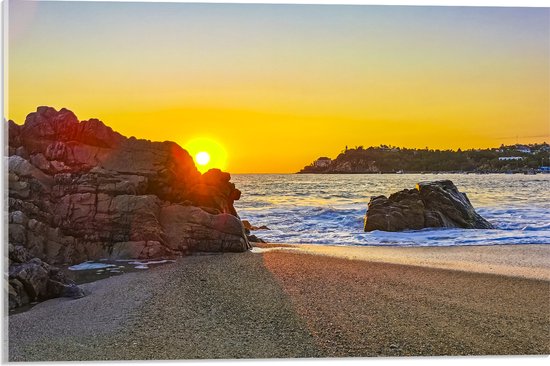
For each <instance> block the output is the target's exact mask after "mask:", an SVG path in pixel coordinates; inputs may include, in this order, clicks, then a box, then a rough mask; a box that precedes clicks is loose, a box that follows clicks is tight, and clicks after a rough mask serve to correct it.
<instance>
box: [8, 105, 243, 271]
mask: <svg viewBox="0 0 550 366" xmlns="http://www.w3.org/2000/svg"><path fill="white" fill-rule="evenodd" d="M8 127H9V156H8V158H7V165H8V168H9V174H8V187H9V212H10V221H9V230H8V233H9V243H10V244H12V245H13V246H21V247H23V248H25V249H26V250H27V251H28V252H29V255H30V256H31V257H33V258H38V259H39V260H41V261H44V262H47V263H49V264H73V263H78V262H82V261H85V260H90V259H99V258H162V257H173V256H177V255H181V254H186V253H187V252H189V251H194V250H202V251H237V252H238V251H245V250H247V249H249V248H250V244H249V242H248V240H247V238H246V235H245V233H244V228H243V226H242V224H240V220H239V219H238V215H237V213H236V211H235V208H234V206H233V202H234V201H235V200H238V199H239V198H240V194H241V192H240V191H239V190H238V189H236V188H235V185H234V184H233V183H231V182H230V175H229V174H228V173H224V172H221V171H220V170H217V169H212V170H210V171H208V172H206V173H204V174H200V173H199V172H198V170H197V169H196V167H195V165H194V162H193V159H192V158H191V156H190V155H189V154H188V153H187V151H185V150H184V149H182V148H181V147H179V146H178V145H177V144H176V143H173V142H167V141H166V142H151V141H148V140H138V139H136V138H134V137H131V138H126V137H124V136H122V135H121V134H119V133H117V132H114V131H113V130H112V129H111V128H109V127H107V126H106V125H104V124H103V123H102V122H101V121H99V120H96V119H91V120H88V121H82V122H79V121H78V119H77V117H76V116H75V115H74V113H72V112H71V111H69V110H66V109H61V110H60V111H56V110H55V109H54V108H50V107H39V108H38V109H37V111H36V112H34V113H31V114H29V115H28V116H27V118H26V120H25V123H24V124H23V125H21V126H20V125H17V124H15V123H14V122H13V121H9V122H8ZM171 215H172V216H171ZM236 223H238V224H239V225H236ZM175 226H178V228H177V229H175V228H174V227H175ZM174 232H177V233H178V235H175V234H174ZM180 234H181V235H180Z"/></svg>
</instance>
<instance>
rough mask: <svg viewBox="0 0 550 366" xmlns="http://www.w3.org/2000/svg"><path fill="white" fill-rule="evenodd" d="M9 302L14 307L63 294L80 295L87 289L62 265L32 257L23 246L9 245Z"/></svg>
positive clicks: (67, 295) (11, 307)
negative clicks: (80, 285)
mask: <svg viewBox="0 0 550 366" xmlns="http://www.w3.org/2000/svg"><path fill="white" fill-rule="evenodd" d="M8 247H9V249H8V251H9V270H8V275H9V277H8V305H9V308H10V309H14V308H16V307H20V306H23V305H26V304H29V303H31V302H35V301H39V300H46V299H51V298H54V297H59V296H66V297H73V298H79V297H82V296H84V292H83V291H82V290H81V289H80V288H79V287H78V286H76V285H75V284H74V283H73V282H72V281H71V280H69V279H67V278H66V277H65V276H64V275H63V274H62V273H61V272H60V271H59V269H58V268H56V267H53V266H50V265H49V264H47V263H45V262H43V261H42V260H40V259H38V258H32V256H31V255H30V254H29V252H28V251H27V250H26V249H25V248H24V247H22V246H20V245H17V246H13V245H12V244H9V245H8Z"/></svg>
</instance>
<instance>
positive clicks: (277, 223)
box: [235, 175, 550, 246]
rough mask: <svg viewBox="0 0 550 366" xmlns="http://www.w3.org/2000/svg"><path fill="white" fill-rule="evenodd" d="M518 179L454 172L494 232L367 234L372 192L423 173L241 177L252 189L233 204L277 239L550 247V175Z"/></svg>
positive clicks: (389, 189)
mask: <svg viewBox="0 0 550 366" xmlns="http://www.w3.org/2000/svg"><path fill="white" fill-rule="evenodd" d="M442 178H444V177H442ZM512 178H513V179H512ZM512 178H510V177H508V176H506V177H505V176H502V177H500V176H499V179H498V180H495V179H494V178H490V177H484V176H475V175H474V176H472V175H468V176H460V175H455V176H453V177H452V179H453V181H455V183H457V186H459V187H460V188H461V190H463V191H464V192H466V193H467V194H468V197H469V198H470V201H471V202H472V204H473V205H474V207H476V210H477V211H478V212H479V213H480V214H481V215H482V216H483V217H485V218H486V219H487V220H488V221H489V222H491V223H492V224H494V225H495V227H496V229H495V230H464V229H424V230H417V231H407V232H400V233H388V232H379V231H378V232H377V231H374V232H370V233H365V232H363V224H364V215H365V213H366V210H367V204H368V201H369V199H370V197H371V196H375V195H379V194H389V193H392V192H394V191H397V190H399V189H402V188H405V187H409V186H414V184H415V181H416V180H417V179H418V177H407V176H390V175H381V176H380V177H378V176H351V177H339V176H319V177H318V179H316V180H315V181H311V180H310V179H311V177H309V178H307V179H308V180H304V179H305V177H300V176H298V177H297V176H293V175H290V176H284V175H283V176H271V177H270V178H269V179H267V180H266V179H265V177H264V176H262V177H257V176H247V177H242V176H240V177H239V179H243V180H245V179H246V187H240V186H239V184H238V182H236V184H237V186H239V188H242V190H243V192H245V193H246V192H247V190H248V194H243V197H242V198H241V200H240V201H237V202H235V205H236V207H237V211H238V212H239V214H240V216H241V218H243V219H247V220H249V221H250V222H252V223H253V224H254V225H258V226H259V225H267V226H268V227H270V228H271V229H273V230H271V231H258V232H255V235H257V236H258V237H260V238H262V239H264V240H266V241H271V242H290V243H309V244H336V245H390V246H395V245H397V246H431V245H436V246H440V245H441V246H447V245H492V244H527V243H529V244H550V177H548V179H547V178H544V179H540V178H537V179H536V180H529V179H530V177H529V176H521V177H519V176H517V177H512ZM438 179H439V178H438ZM406 180H411V182H408V181H406ZM369 181H370V182H369Z"/></svg>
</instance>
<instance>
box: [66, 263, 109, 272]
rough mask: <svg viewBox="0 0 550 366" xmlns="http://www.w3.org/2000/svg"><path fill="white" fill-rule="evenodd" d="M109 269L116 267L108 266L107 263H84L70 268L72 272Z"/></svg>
mask: <svg viewBox="0 0 550 366" xmlns="http://www.w3.org/2000/svg"><path fill="white" fill-rule="evenodd" d="M109 267H115V265H114V264H107V263H95V262H83V263H80V264H75V265H74V266H70V267H69V270H71V271H86V270H89V269H102V268H109Z"/></svg>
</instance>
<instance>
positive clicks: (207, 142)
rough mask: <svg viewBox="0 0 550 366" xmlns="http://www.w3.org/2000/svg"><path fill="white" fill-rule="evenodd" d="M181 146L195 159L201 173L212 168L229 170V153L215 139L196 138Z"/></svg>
mask: <svg viewBox="0 0 550 366" xmlns="http://www.w3.org/2000/svg"><path fill="white" fill-rule="evenodd" d="M180 145H181V146H182V147H183V148H184V149H185V150H187V152H188V153H189V154H190V155H191V156H193V157H194V160H195V164H196V165H197V169H198V170H199V172H201V173H204V172H206V171H208V170H210V169H212V168H218V169H221V170H225V169H226V168H227V152H226V150H225V148H224V147H223V146H222V145H221V144H220V143H219V142H217V141H216V140H215V139H214V138H211V137H195V138H193V139H191V140H188V141H187V142H184V143H182V144H180Z"/></svg>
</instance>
